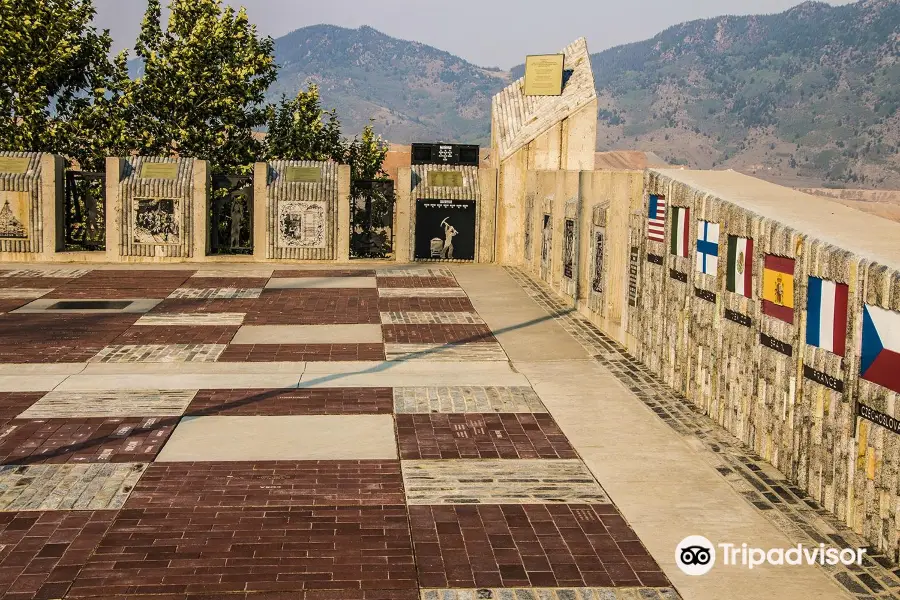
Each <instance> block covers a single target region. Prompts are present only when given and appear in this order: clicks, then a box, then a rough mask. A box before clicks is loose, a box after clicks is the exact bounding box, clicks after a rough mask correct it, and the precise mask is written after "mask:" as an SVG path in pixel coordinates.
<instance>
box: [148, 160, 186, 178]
mask: <svg viewBox="0 0 900 600" xmlns="http://www.w3.org/2000/svg"><path fill="white" fill-rule="evenodd" d="M177 177H178V163H144V164H143V165H141V179H175V178H177Z"/></svg>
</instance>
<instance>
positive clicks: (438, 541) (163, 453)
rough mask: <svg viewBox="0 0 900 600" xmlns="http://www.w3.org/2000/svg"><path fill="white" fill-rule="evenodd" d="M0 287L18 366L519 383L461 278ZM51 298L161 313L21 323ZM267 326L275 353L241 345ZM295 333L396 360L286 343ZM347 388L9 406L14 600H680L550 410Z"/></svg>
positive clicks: (22, 400)
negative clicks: (491, 369) (330, 366)
mask: <svg viewBox="0 0 900 600" xmlns="http://www.w3.org/2000/svg"><path fill="white" fill-rule="evenodd" d="M10 273H12V274H10ZM0 277H3V278H4V280H5V281H4V284H8V285H4V286H0V287H4V289H12V290H14V291H10V292H7V293H6V297H5V298H4V299H2V300H0V302H2V303H0V312H5V313H6V314H0V327H2V328H3V329H4V331H6V332H9V334H10V338H9V339H10V340H12V341H11V342H8V343H7V342H0V362H7V363H41V362H82V363H88V362H90V363H92V364H91V365H90V366H89V367H88V368H93V369H101V368H107V367H105V363H114V365H111V366H110V367H108V368H111V369H115V372H116V373H117V374H123V376H127V370H128V367H127V365H128V364H140V363H185V366H184V368H193V367H191V366H190V364H189V363H192V362H199V363H210V362H220V363H229V364H230V363H237V364H236V368H237V367H238V366H239V364H241V363H245V364H246V363H265V362H286V363H297V366H296V367H295V369H296V372H297V373H298V378H299V374H300V373H302V372H303V369H304V367H303V366H302V363H304V362H309V361H315V362H325V361H372V362H373V364H378V365H380V366H379V367H378V368H380V369H386V370H387V372H390V369H391V368H395V367H396V365H395V363H397V362H405V361H422V362H424V363H425V364H427V363H428V362H433V363H440V362H461V363H465V362H482V361H507V360H508V357H507V355H506V353H505V352H504V350H503V348H502V347H501V345H500V344H499V343H498V342H497V340H496V339H495V338H494V335H493V333H492V331H491V329H490V327H489V326H488V325H487V324H486V323H485V322H484V320H483V319H482V318H481V317H480V316H479V315H478V313H477V311H476V310H475V308H474V307H473V305H472V303H471V301H470V300H469V298H468V297H467V296H466V293H465V291H464V290H463V289H462V288H461V287H460V286H459V284H458V283H457V281H456V279H455V277H454V276H453V272H452V271H451V270H450V269H447V268H437V267H428V268H426V267H419V266H415V265H413V266H409V267H406V266H404V267H391V268H378V269H332V268H327V267H323V268H316V269H298V268H290V269H288V268H278V267H275V268H271V267H267V268H262V267H253V268H237V267H232V266H229V267H222V268H215V267H205V268H203V269H201V270H199V271H198V270H192V269H183V268H177V269H171V270H163V269H151V270H122V269H119V270H115V269H114V270H103V271H93V270H90V269H34V270H19V271H14V272H5V273H0ZM342 279H344V280H350V279H352V280H354V281H352V282H351V281H344V282H343V283H342V281H341V280H342ZM371 281H374V284H375V287H366V286H368V285H369V283H370V282H371ZM273 282H274V283H273ZM361 283H365V284H366V285H365V286H363V285H360V284H361ZM325 285H327V286H329V287H321V286H325ZM332 286H336V287H332ZM37 297H52V298H60V299H78V298H97V299H104V298H125V297H127V298H145V299H155V300H160V302H159V304H157V305H156V306H155V307H154V308H153V309H152V310H150V312H148V313H146V314H96V313H95V314H87V313H77V312H76V313H67V314H23V313H14V312H9V311H11V310H14V309H15V308H16V307H18V306H21V305H22V304H24V303H25V302H27V301H29V298H37ZM16 303H20V304H16ZM9 307H11V308H9ZM261 325H265V326H269V327H270V328H274V329H273V330H272V331H273V332H274V333H273V335H274V336H275V337H272V339H271V340H270V339H269V338H266V339H265V341H267V342H268V341H273V342H279V343H261V344H256V343H249V344H246V343H245V344H235V343H233V341H234V336H235V334H236V332H237V331H238V329H239V328H240V327H245V328H247V327H248V326H249V328H247V329H246V331H251V330H252V328H253V327H254V326H261ZM298 325H331V326H339V325H366V326H368V327H370V328H373V329H374V330H375V331H376V332H377V331H380V332H381V339H382V340H383V341H381V342H378V343H376V342H375V341H374V340H373V341H371V342H369V343H337V342H338V341H337V340H330V339H329V340H324V341H323V343H301V341H300V340H295V339H293V337H292V335H291V332H292V331H299V329H296V328H294V329H291V328H289V327H286V328H284V329H281V330H280V333H279V330H278V328H279V327H283V326H298ZM345 329H346V328H345ZM323 331H325V330H323ZM334 331H338V329H335V330H334ZM374 339H375V340H377V339H378V336H374ZM244 341H247V339H246V335H245V336H244ZM251 341H252V340H251ZM314 341H316V342H320V341H322V340H319V339H316V340H314ZM201 367H203V369H206V368H209V367H207V366H204V365H199V366H198V367H196V368H198V369H199V368H201ZM178 368H182V367H178ZM366 368H368V367H360V369H362V370H365V369H366ZM328 385H329V386H330V387H319V386H316V387H311V388H305V387H288V388H277V387H269V388H235V389H182V390H154V389H115V390H112V389H111V390H90V391H78V392H69V391H63V390H57V391H50V392H29V393H11V392H2V391H0V596H2V597H4V598H14V599H19V598H23V599H24V598H44V599H48V598H98V597H99V598H109V599H118V600H126V599H127V600H135V599H137V600H161V599H163V598H164V599H166V600H174V599H179V600H188V599H194V600H201V599H202V600H214V599H215V598H226V597H227V598H235V599H237V598H243V599H245V600H253V599H257V600H263V599H268V598H292V599H296V600H423V599H426V600H479V599H484V598H492V599H498V600H501V599H502V600H523V599H527V600H600V599H603V600H620V599H621V600H626V599H628V600H636V599H637V598H641V599H646V600H677V598H679V596H678V594H677V592H676V591H675V590H674V589H673V588H672V587H671V585H670V584H669V582H668V581H667V580H666V578H665V576H664V575H663V574H662V572H661V571H660V568H659V566H658V565H657V564H656V563H655V562H654V561H653V559H652V558H651V557H650V556H649V554H648V553H647V551H646V549H645V548H644V546H643V545H642V544H641V543H640V541H639V540H638V538H637V536H636V535H635V534H634V532H633V531H632V530H631V528H630V527H629V526H628V524H627V523H626V522H625V520H624V519H623V518H622V517H621V515H620V514H619V512H618V510H617V509H616V507H615V505H614V504H613V500H614V499H611V498H610V497H609V496H608V495H607V493H606V492H605V491H604V489H603V488H602V487H601V485H600V484H599V483H598V482H597V480H596V479H595V478H594V477H593V475H592V474H591V473H590V471H589V470H588V469H587V467H586V466H585V465H584V463H583V462H582V461H581V460H580V458H579V457H578V455H577V453H576V452H575V450H574V448H573V447H572V446H571V444H570V443H569V442H568V440H567V439H566V437H565V435H564V434H563V432H562V431H561V430H560V428H559V426H558V425H557V424H556V422H555V421H554V420H553V418H552V416H551V415H550V414H549V413H548V411H547V409H546V408H545V407H544V405H543V403H542V402H541V399H540V397H539V396H538V395H537V393H535V391H534V390H533V389H532V388H531V387H530V386H527V385H526V386H517V387H504V386H452V385H450V386H439V387H342V385H341V378H340V377H337V378H335V379H334V380H333V381H332V382H331V383H329V384H328ZM376 421H377V423H376ZM376 438H377V439H376ZM223 456H224V458H223Z"/></svg>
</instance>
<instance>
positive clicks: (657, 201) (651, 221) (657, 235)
mask: <svg viewBox="0 0 900 600" xmlns="http://www.w3.org/2000/svg"><path fill="white" fill-rule="evenodd" d="M647 239H650V240H653V241H654V242H665V241H666V197H665V196H658V195H656V194H650V211H649V212H648V213H647Z"/></svg>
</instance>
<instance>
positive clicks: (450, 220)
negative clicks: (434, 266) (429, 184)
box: [415, 198, 477, 260]
mask: <svg viewBox="0 0 900 600" xmlns="http://www.w3.org/2000/svg"><path fill="white" fill-rule="evenodd" d="M476 216H477V214H476V201H475V200H438V199H423V198H420V199H418V200H416V233H415V258H417V259H430V260H439V259H446V260H449V259H454V260H475V236H476V231H477V230H476V223H475V222H476Z"/></svg>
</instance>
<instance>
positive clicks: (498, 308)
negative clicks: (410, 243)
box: [451, 265, 588, 361]
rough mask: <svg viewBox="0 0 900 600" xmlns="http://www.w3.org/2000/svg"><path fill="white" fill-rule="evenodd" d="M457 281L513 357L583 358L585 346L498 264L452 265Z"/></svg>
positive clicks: (586, 355)
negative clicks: (567, 331) (495, 265)
mask: <svg viewBox="0 0 900 600" xmlns="http://www.w3.org/2000/svg"><path fill="white" fill-rule="evenodd" d="M451 268H452V269H453V273H454V275H455V277H456V280H457V281H458V282H459V285H460V286H461V287H462V288H463V290H464V291H465V293H466V294H467V295H468V296H469V300H470V301H471V302H472V305H473V306H474V307H475V310H476V311H477V312H478V314H479V315H480V316H481V318H482V319H484V321H485V323H487V324H488V325H489V326H490V328H491V330H492V331H493V333H494V336H495V337H496V338H497V341H499V342H500V345H501V346H503V349H504V350H506V353H507V354H508V355H509V358H510V359H512V360H534V361H537V360H567V359H583V358H587V357H588V354H587V351H586V350H585V349H584V347H583V346H582V345H581V344H579V343H578V342H577V341H576V340H575V339H574V338H572V336H570V335H569V334H567V333H566V332H565V331H564V330H563V328H562V327H560V326H559V324H558V323H556V321H554V319H553V317H551V316H550V315H549V314H547V312H546V311H545V310H543V309H542V308H541V307H539V306H538V305H537V304H535V303H534V302H533V301H532V300H531V298H529V296H528V294H526V293H525V291H524V290H523V289H522V288H521V287H520V286H519V285H518V284H517V283H516V282H515V281H513V279H512V278H511V277H510V276H509V275H507V274H506V272H505V271H503V270H502V269H500V268H499V267H494V266H484V265H453V266H452V267H451Z"/></svg>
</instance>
